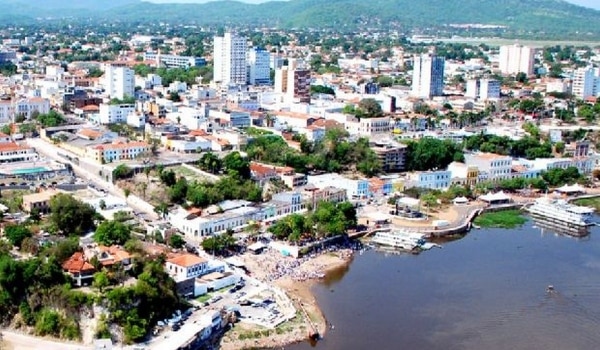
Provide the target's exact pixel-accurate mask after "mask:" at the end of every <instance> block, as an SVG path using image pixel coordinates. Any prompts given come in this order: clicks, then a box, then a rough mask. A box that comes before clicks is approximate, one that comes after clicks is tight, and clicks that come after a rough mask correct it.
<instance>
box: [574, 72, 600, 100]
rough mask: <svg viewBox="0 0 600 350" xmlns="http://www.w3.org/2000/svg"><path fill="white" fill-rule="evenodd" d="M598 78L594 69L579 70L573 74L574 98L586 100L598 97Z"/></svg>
mask: <svg viewBox="0 0 600 350" xmlns="http://www.w3.org/2000/svg"><path fill="white" fill-rule="evenodd" d="M597 80H598V77H597V75H596V71H595V70H594V68H592V67H587V68H578V69H576V70H575V72H574V73H573V87H572V92H573V96H575V97H577V98H580V99H582V100H585V99H586V98H588V97H592V96H596V95H597V93H598V92H597V91H596V81H597Z"/></svg>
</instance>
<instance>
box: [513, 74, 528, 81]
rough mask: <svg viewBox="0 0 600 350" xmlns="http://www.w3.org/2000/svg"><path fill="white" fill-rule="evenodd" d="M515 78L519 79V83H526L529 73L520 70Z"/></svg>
mask: <svg viewBox="0 0 600 350" xmlns="http://www.w3.org/2000/svg"><path fill="white" fill-rule="evenodd" d="M515 80H516V81H518V82H519V83H526V82H527V74H525V73H523V72H519V73H517V75H516V76H515Z"/></svg>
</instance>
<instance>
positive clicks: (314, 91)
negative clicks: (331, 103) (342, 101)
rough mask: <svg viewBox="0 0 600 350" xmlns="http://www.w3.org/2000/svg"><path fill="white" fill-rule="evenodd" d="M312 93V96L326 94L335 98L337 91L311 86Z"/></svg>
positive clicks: (327, 87) (325, 87)
mask: <svg viewBox="0 0 600 350" xmlns="http://www.w3.org/2000/svg"><path fill="white" fill-rule="evenodd" d="M310 92H311V93H312V94H325V95H333V96H335V91H334V90H333V88H331V87H329V86H323V85H311V86H310Z"/></svg>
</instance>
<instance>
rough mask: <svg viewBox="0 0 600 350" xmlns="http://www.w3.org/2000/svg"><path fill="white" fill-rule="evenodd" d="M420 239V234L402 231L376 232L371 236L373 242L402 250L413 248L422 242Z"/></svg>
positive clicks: (421, 238)
mask: <svg viewBox="0 0 600 350" xmlns="http://www.w3.org/2000/svg"><path fill="white" fill-rule="evenodd" d="M422 240H423V237H422V235H415V233H412V232H403V231H390V232H377V233H376V234H375V236H373V238H371V242H373V243H376V244H379V245H384V246H388V247H393V248H398V249H403V250H414V249H415V248H417V247H419V246H420V245H421V244H422V243H424V242H421V241H422Z"/></svg>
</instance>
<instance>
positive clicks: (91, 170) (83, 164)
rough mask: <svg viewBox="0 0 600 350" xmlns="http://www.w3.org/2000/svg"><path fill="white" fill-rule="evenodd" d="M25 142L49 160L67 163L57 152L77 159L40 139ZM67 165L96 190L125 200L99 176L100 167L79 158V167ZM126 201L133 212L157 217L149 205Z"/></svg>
mask: <svg viewBox="0 0 600 350" xmlns="http://www.w3.org/2000/svg"><path fill="white" fill-rule="evenodd" d="M26 141H27V144H29V145H30V146H32V147H35V149H36V151H37V152H38V153H40V154H41V155H43V156H45V157H47V158H50V159H54V160H57V161H60V162H63V163H64V162H67V160H66V159H64V158H62V157H60V156H58V153H59V152H60V153H63V154H68V155H70V156H72V157H77V155H75V154H72V153H71V152H68V151H66V150H64V149H62V148H60V147H58V146H56V145H54V144H52V143H49V142H46V141H44V140H42V139H41V138H28V139H27V140H26ZM69 163H70V164H71V166H72V168H73V171H74V172H75V174H77V176H79V177H81V178H83V179H85V180H87V181H89V182H91V183H93V184H94V185H95V186H96V187H98V188H101V189H104V190H106V191H107V192H108V193H110V194H111V195H113V196H115V197H118V198H121V199H125V195H124V194H123V191H121V189H119V188H118V187H117V186H115V185H114V184H112V183H110V182H107V181H106V180H105V179H103V178H102V177H101V176H100V175H99V172H98V170H97V169H101V168H102V166H100V165H97V166H96V165H93V164H90V163H89V162H88V161H87V160H85V159H81V158H80V165H76V164H73V163H72V162H69ZM104 169H106V168H104ZM126 201H127V204H129V206H130V207H132V208H133V209H134V210H136V211H139V212H143V213H145V214H148V215H149V216H151V217H153V218H157V217H158V216H157V214H156V213H155V212H154V211H153V210H152V209H151V208H152V206H151V205H149V204H146V203H137V201H141V199H139V198H134V197H132V198H130V199H128V200H126Z"/></svg>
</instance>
